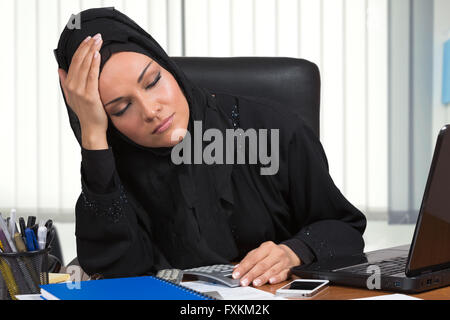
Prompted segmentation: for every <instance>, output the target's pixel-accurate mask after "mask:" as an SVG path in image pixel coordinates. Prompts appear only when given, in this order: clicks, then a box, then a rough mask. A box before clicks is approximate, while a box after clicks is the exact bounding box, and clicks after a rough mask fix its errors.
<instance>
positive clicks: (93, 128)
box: [58, 34, 108, 145]
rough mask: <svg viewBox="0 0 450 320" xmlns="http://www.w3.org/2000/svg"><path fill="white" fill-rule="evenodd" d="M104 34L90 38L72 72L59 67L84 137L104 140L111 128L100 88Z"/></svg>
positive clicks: (65, 89) (79, 52) (77, 56)
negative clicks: (102, 36) (101, 52)
mask: <svg viewBox="0 0 450 320" xmlns="http://www.w3.org/2000/svg"><path fill="white" fill-rule="evenodd" d="M101 45H102V38H101V35H100V34H97V35H95V36H94V37H92V38H91V37H87V38H86V39H85V40H84V41H83V42H82V43H81V44H80V46H79V47H78V49H77V51H76V52H75V54H74V55H73V57H72V62H71V63H70V67H69V71H68V73H66V72H65V71H64V70H63V69H58V74H59V78H60V81H61V87H62V88H63V91H64V95H65V97H66V101H67V104H68V105H69V106H70V108H71V109H72V110H73V111H74V112H75V114H76V115H77V117H78V119H79V121H80V125H81V131H82V135H83V145H84V138H86V140H87V139H90V140H92V139H95V137H97V138H99V139H103V138H104V137H106V130H107V129H108V116H107V114H106V111H105V109H104V108H103V103H102V101H101V99H100V93H99V91H98V76H99V69H100V53H99V50H100V48H101Z"/></svg>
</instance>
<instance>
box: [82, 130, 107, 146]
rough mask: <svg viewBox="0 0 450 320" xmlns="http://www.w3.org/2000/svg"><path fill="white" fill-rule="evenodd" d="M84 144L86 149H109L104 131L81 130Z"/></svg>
mask: <svg viewBox="0 0 450 320" xmlns="http://www.w3.org/2000/svg"><path fill="white" fill-rule="evenodd" d="M81 132H82V135H81V141H82V146H83V148H84V149H86V150H105V149H108V148H109V146H108V141H107V139H106V133H104V132H90V131H87V130H83V129H82V130H81Z"/></svg>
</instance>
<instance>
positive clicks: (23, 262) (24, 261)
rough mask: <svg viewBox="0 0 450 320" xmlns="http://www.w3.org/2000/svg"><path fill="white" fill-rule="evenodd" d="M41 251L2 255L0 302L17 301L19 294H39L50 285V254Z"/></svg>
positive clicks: (48, 249) (0, 259)
mask: <svg viewBox="0 0 450 320" xmlns="http://www.w3.org/2000/svg"><path fill="white" fill-rule="evenodd" d="M49 251H50V247H47V248H45V249H43V250H39V251H31V252H20V253H0V300H16V297H15V296H16V295H19V294H39V293H40V291H41V289H40V287H39V286H40V285H42V284H48V253H49Z"/></svg>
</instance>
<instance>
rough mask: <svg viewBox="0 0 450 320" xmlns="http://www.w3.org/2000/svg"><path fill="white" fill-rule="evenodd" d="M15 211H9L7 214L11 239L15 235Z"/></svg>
mask: <svg viewBox="0 0 450 320" xmlns="http://www.w3.org/2000/svg"><path fill="white" fill-rule="evenodd" d="M16 229H17V227H16V209H11V213H10V214H9V234H10V235H11V238H12V237H13V236H14V234H15V233H16Z"/></svg>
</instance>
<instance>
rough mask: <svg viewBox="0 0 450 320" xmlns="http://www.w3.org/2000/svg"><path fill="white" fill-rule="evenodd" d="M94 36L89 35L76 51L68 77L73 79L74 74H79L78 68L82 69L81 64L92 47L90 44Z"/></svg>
mask: <svg viewBox="0 0 450 320" xmlns="http://www.w3.org/2000/svg"><path fill="white" fill-rule="evenodd" d="M91 41H92V37H91V36H88V37H87V38H86V39H84V40H83V42H82V43H81V44H80V45H79V47H78V49H77V51H75V53H74V55H73V57H72V61H71V62H70V67H69V72H68V74H67V78H68V79H69V80H71V79H72V78H73V77H74V76H77V74H78V70H79V69H80V66H81V64H82V63H83V60H84V56H85V55H86V53H87V52H88V51H89V49H90V44H91V43H92V42H91Z"/></svg>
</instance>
